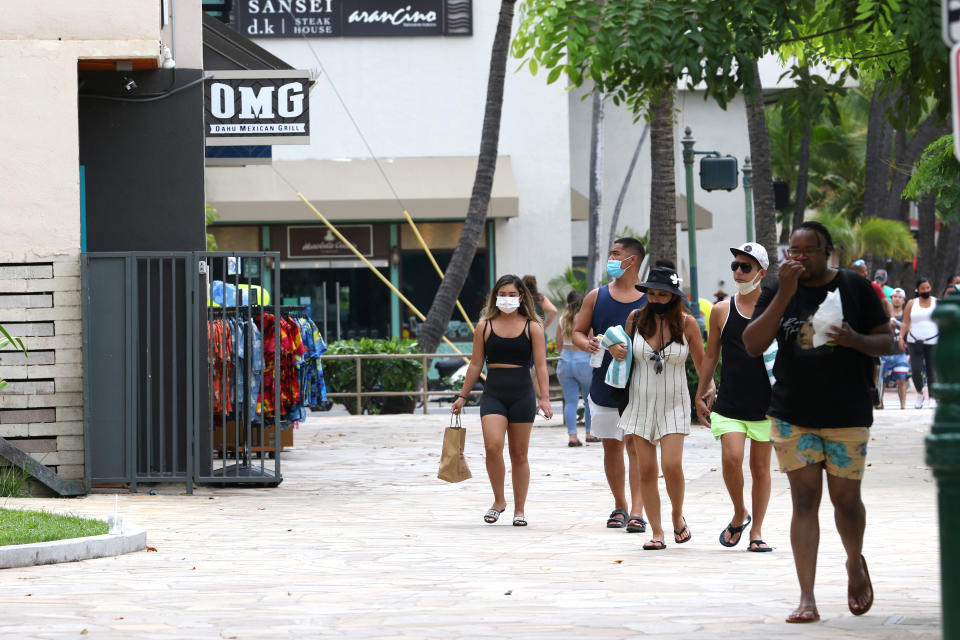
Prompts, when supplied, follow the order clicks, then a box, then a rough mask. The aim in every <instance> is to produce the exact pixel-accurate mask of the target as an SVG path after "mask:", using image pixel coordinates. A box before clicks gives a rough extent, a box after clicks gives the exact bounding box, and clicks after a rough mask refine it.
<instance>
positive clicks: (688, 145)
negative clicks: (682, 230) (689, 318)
mask: <svg viewBox="0 0 960 640" xmlns="http://www.w3.org/2000/svg"><path fill="white" fill-rule="evenodd" d="M684 133H685V134H686V135H684V137H683V139H682V140H681V141H680V143H681V144H682V145H683V165H684V168H685V169H686V173H687V246H688V248H689V252H690V297H691V300H690V310H691V311H693V317H694V318H699V317H700V291H699V287H698V284H697V219H696V209H695V208H694V206H695V205H694V201H693V159H694V156H695V155H696V152H695V151H694V150H693V145H694V144H696V142H697V141H696V140H694V139H693V131H692V130H691V129H690V127H687V128H686V129H685V130H684Z"/></svg>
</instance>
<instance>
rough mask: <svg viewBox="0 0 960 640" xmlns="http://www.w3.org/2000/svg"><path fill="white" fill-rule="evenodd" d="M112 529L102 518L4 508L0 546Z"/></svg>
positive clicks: (78, 535) (91, 533)
mask: <svg viewBox="0 0 960 640" xmlns="http://www.w3.org/2000/svg"><path fill="white" fill-rule="evenodd" d="M108 529H109V527H107V523H106V522H104V521H102V520H88V519H87V518H81V517H78V516H63V515H59V514H56V513H47V512H45V511H26V510H20V509H2V508H0V546H4V545H8V544H30V543H33V542H49V541H50V540H64V539H66V538H83V537H86V536H100V535H103V534H105V533H107V531H108Z"/></svg>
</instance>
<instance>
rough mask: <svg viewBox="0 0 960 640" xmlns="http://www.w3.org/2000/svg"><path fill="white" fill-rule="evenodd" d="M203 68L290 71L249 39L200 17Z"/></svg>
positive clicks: (225, 26)
mask: <svg viewBox="0 0 960 640" xmlns="http://www.w3.org/2000/svg"><path fill="white" fill-rule="evenodd" d="M203 68H204V69H206V70H208V71H209V70H214V69H215V70H219V71H229V70H250V71H260V70H266V69H293V67H292V66H290V65H289V64H287V63H286V62H284V61H283V60H281V59H280V58H278V57H277V56H275V55H273V54H272V53H270V52H269V51H267V50H266V49H264V48H263V47H261V46H260V45H258V44H256V43H255V42H253V41H252V40H250V39H249V38H247V37H245V36H243V35H242V34H240V33H237V32H236V31H234V30H233V29H231V28H230V27H229V26H227V25H225V24H224V23H222V22H220V21H219V20H217V19H216V18H213V17H211V16H209V15H207V14H206V13H204V14H203Z"/></svg>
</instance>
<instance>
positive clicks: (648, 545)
mask: <svg viewBox="0 0 960 640" xmlns="http://www.w3.org/2000/svg"><path fill="white" fill-rule="evenodd" d="M666 548H667V543H666V542H664V541H663V540H651V541H650V542H644V543H643V550H644V551H663V550H664V549H666Z"/></svg>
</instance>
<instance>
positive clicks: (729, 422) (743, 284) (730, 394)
mask: <svg viewBox="0 0 960 640" xmlns="http://www.w3.org/2000/svg"><path fill="white" fill-rule="evenodd" d="M730 252H731V253H732V254H733V262H732V263H731V265H730V268H731V269H732V271H733V281H734V285H735V286H736V290H737V292H738V293H737V294H736V295H734V296H732V297H730V298H728V299H727V300H724V301H722V302H718V303H717V305H716V306H714V308H713V312H712V313H711V314H710V337H709V340H708V342H707V352H706V357H705V359H704V369H705V372H706V373H705V375H703V376H702V377H701V378H700V383H699V385H698V386H697V414H698V415H699V416H700V421H701V423H703V424H709V425H710V429H711V431H712V432H713V435H714V437H715V438H716V439H718V440H719V441H720V448H721V451H722V454H721V455H722V462H723V482H724V484H725V485H726V486H727V492H728V493H729V494H730V499H731V500H732V501H733V518H731V520H730V524H728V525H727V528H726V529H724V530H723V531H721V532H720V544H721V545H723V546H725V547H735V546H736V545H737V544H739V543H740V538H741V537H742V536H743V531H744V529H746V528H747V527H748V526H750V537H749V538H748V539H749V540H750V543H749V546H748V547H747V550H748V551H771V548H770V546H769V545H767V543H765V542H764V541H763V537H762V535H761V526H762V525H763V517H764V515H765V514H766V511H767V503H768V502H769V501H770V457H771V453H772V451H773V445H772V444H771V443H770V420H769V418H767V409H768V408H769V406H770V379H769V377H768V375H767V370H766V367H765V366H764V362H763V356H757V357H750V356H749V355H747V352H746V349H745V348H744V346H743V330H744V329H745V328H746V326H747V323H748V322H749V321H750V318H751V317H752V315H753V308H754V306H755V305H756V303H757V299H759V298H760V281H761V280H763V276H765V275H766V273H767V266H769V259H768V258H767V250H766V249H764V248H763V246H762V245H760V244H757V243H755V242H747V243H746V244H743V245H741V246H739V247H736V248H731V249H730ZM721 356H722V358H721ZM718 359H719V360H721V362H722V364H721V365H720V389H719V391H718V393H717V398H716V405H715V406H714V408H713V412H712V413H711V412H710V405H711V404H712V403H713V397H712V392H711V391H709V390H708V388H709V386H710V381H711V380H712V379H713V372H714V371H715V370H716V368H717V360H718ZM747 439H749V440H750V475H751V476H752V478H753V491H752V498H753V500H752V510H753V516H752V518H751V516H750V513H749V512H748V511H747V507H746V504H745V503H744V500H743V454H744V449H745V448H746V441H747ZM751 524H752V526H751Z"/></svg>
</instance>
